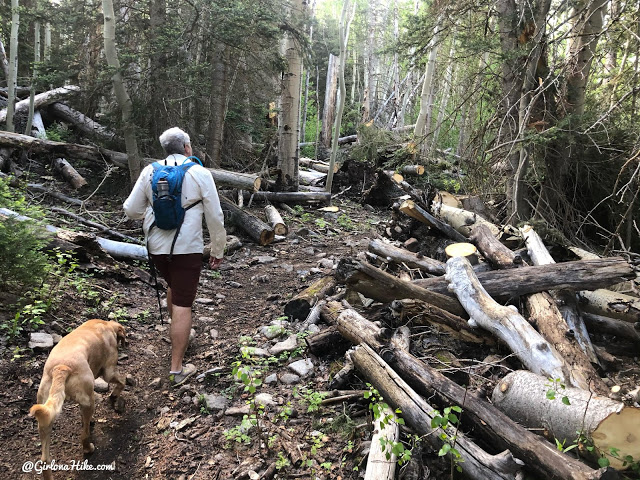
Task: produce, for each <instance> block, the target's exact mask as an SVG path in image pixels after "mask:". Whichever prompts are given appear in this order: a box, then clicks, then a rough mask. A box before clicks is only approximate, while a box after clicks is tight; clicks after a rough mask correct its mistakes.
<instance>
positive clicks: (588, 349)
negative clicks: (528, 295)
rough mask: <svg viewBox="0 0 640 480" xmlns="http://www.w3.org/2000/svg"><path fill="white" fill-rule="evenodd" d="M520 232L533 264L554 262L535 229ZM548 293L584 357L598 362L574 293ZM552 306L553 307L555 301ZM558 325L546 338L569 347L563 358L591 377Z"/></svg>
mask: <svg viewBox="0 0 640 480" xmlns="http://www.w3.org/2000/svg"><path fill="white" fill-rule="evenodd" d="M520 232H521V233H522V236H523V238H524V241H525V244H526V246H527V251H528V253H529V258H531V261H532V262H533V264H534V265H550V264H554V263H556V261H555V260H554V259H553V258H552V257H551V254H550V253H549V252H548V250H547V248H546V247H545V246H544V243H543V242H542V239H541V238H540V236H539V235H538V234H537V233H536V232H535V230H534V229H533V228H532V227H531V226H529V225H526V226H525V227H523V228H521V229H520ZM550 294H551V296H552V297H554V298H555V300H557V301H559V302H561V305H562V309H561V310H558V311H559V312H560V313H561V316H562V318H564V321H565V322H566V325H567V327H568V328H569V330H570V331H571V332H572V335H573V338H575V340H576V341H577V343H578V345H579V347H580V348H581V349H582V351H583V352H584V354H585V355H586V359H588V361H589V362H591V363H594V364H598V363H599V360H598V357H597V355H596V352H595V351H594V349H593V345H592V343H591V339H590V338H589V332H587V327H585V325H584V322H583V321H582V318H581V317H580V314H579V313H578V309H577V306H576V296H575V293H571V292H566V291H564V292H562V291H561V292H551V293H550ZM553 306H554V307H555V303H554V305H553ZM541 319H542V317H541ZM560 326H561V325H559V322H558V325H556V327H555V328H553V330H550V331H549V332H548V336H547V338H548V340H549V341H553V340H552V339H551V338H550V337H554V339H557V340H558V341H559V342H562V343H564V345H565V347H568V348H569V350H567V351H566V352H565V358H566V356H567V355H568V356H571V357H574V360H575V362H576V366H577V365H578V364H582V366H583V368H585V370H584V372H583V373H584V374H585V375H586V377H587V378H586V379H590V378H591V377H593V374H595V370H593V368H592V367H591V368H590V366H587V365H586V364H585V363H586V362H584V361H581V360H580V359H579V358H577V357H575V354H576V353H577V352H575V351H574V350H575V349H574V348H573V345H571V344H570V343H569V342H567V341H566V337H564V332H563V331H561V330H560V328H559V327H560ZM563 337H564V340H563ZM579 368H580V367H579ZM588 370H591V372H589V371H588ZM594 381H595V382H596V385H595V386H596V387H599V388H596V390H598V391H600V392H602V391H603V389H604V387H605V386H604V384H603V383H602V382H601V381H600V380H599V377H597V378H594ZM598 383H599V384H598ZM576 386H580V385H576ZM582 388H584V387H582Z"/></svg>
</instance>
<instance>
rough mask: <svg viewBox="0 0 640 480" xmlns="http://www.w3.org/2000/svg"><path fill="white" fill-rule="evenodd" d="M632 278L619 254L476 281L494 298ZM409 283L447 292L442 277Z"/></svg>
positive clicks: (490, 273) (481, 275)
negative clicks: (617, 255)
mask: <svg viewBox="0 0 640 480" xmlns="http://www.w3.org/2000/svg"><path fill="white" fill-rule="evenodd" d="M633 277H635V274H634V272H633V269H632V268H631V266H630V265H629V264H628V263H627V261H626V260H624V259H623V258H621V257H610V258H601V259H597V260H578V261H575V262H563V263H556V264H553V265H541V266H537V267H536V266H533V267H522V268H514V269H510V270H492V271H488V272H478V280H480V283H482V286H483V287H484V288H485V289H486V290H487V292H489V295H491V296H492V297H494V298H509V297H514V296H519V295H526V294H529V293H538V292H544V291H545V290H554V289H558V290H559V289H567V290H585V289H588V288H602V287H607V286H609V285H614V284H616V283H620V282H622V281H624V280H626V279H628V278H633ZM412 283H414V284H416V285H419V286H420V287H423V288H427V289H429V290H431V291H434V292H438V293H442V294H445V295H446V294H448V285H447V281H446V280H445V279H444V278H443V277H433V278H423V279H418V280H414V281H413V282H412ZM449 294H450V293H449ZM599 311H602V310H599ZM639 311H640V310H639ZM607 316H613V315H607Z"/></svg>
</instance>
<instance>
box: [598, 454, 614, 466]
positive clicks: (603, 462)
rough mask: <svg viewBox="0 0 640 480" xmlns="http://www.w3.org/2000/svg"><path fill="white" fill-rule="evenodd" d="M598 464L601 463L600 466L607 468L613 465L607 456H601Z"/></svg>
mask: <svg viewBox="0 0 640 480" xmlns="http://www.w3.org/2000/svg"><path fill="white" fill-rule="evenodd" d="M598 465H600V468H605V467H608V466H609V465H611V462H610V461H609V459H608V458H607V457H600V458H599V459H598Z"/></svg>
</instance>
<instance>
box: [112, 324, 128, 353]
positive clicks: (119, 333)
mask: <svg viewBox="0 0 640 480" xmlns="http://www.w3.org/2000/svg"><path fill="white" fill-rule="evenodd" d="M115 331H116V337H117V338H118V345H119V346H120V347H124V346H125V344H126V343H127V335H126V333H125V330H124V327H123V326H122V325H120V324H119V323H118V324H117V326H116V327H115Z"/></svg>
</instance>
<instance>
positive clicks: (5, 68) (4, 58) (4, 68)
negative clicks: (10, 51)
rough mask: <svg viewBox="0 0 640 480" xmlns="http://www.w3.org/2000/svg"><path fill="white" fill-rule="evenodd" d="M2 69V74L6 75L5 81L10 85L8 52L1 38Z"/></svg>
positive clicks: (0, 63) (0, 61) (0, 56)
mask: <svg viewBox="0 0 640 480" xmlns="http://www.w3.org/2000/svg"><path fill="white" fill-rule="evenodd" d="M0 67H2V73H4V79H5V80H6V82H7V85H8V84H9V61H8V60H7V52H6V51H5V49H4V43H2V39H1V38H0Z"/></svg>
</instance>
